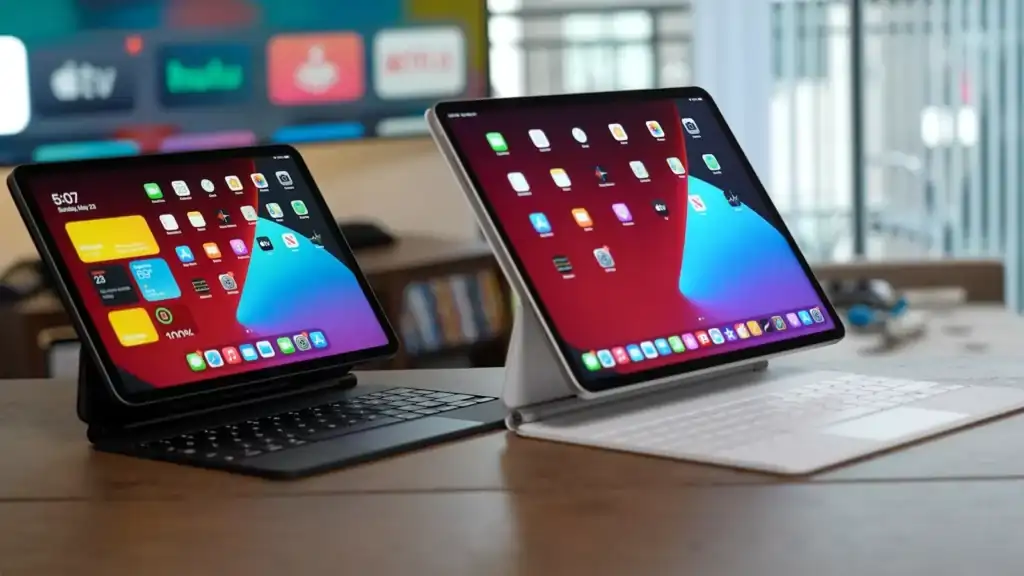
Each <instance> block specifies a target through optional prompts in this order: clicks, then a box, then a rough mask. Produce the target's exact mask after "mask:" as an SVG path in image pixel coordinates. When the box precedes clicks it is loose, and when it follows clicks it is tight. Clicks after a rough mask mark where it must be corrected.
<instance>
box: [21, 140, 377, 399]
mask: <svg viewBox="0 0 1024 576" xmlns="http://www.w3.org/2000/svg"><path fill="white" fill-rule="evenodd" d="M255 150H257V151H259V150H263V151H264V152H265V153H260V152H257V153H256V154H255V155H253V150H244V151H238V152H223V153H196V154H185V155H175V156H166V157H149V158H145V157H144V158H134V159H128V160H122V161H101V162H84V163H69V164H63V165H62V164H55V165H48V166H46V167H30V168H29V170H27V171H21V169H19V172H16V175H17V178H18V183H19V187H20V188H21V189H22V192H23V194H24V196H25V198H26V203H27V204H28V205H29V207H30V209H31V211H32V212H33V214H34V215H35V218H34V220H35V221H36V222H37V223H38V225H39V226H40V227H41V228H42V229H43V230H42V232H43V236H44V238H45V240H46V243H47V245H48V250H49V252H50V254H51V255H52V256H53V257H54V259H55V260H57V264H58V269H59V273H60V274H61V276H62V280H63V282H64V283H65V285H66V286H67V287H68V290H69V292H70V293H71V296H72V299H73V301H75V302H76V305H77V307H78V308H79V310H80V312H81V314H82V316H85V321H86V323H87V325H91V330H92V331H93V333H94V334H95V336H96V338H97V339H98V341H99V342H98V344H99V345H100V347H101V348H102V349H103V350H104V351H105V353H106V354H107V355H109V360H110V364H111V365H112V367H113V369H114V370H115V371H116V377H117V378H116V379H117V380H119V386H118V388H119V392H121V393H122V394H123V395H126V396H129V397H131V399H133V400H135V399H139V398H147V399H152V398H158V397H160V392H161V391H167V390H169V389H174V391H175V392H179V393H180V392H181V391H183V390H188V391H190V392H191V391H194V390H195V388H194V386H190V385H195V384H197V383H206V384H211V383H213V384H229V383H232V382H241V381H243V380H245V379H246V378H248V379H250V380H251V378H252V376H253V374H251V373H252V372H255V371H263V370H268V371H272V370H273V369H275V368H278V369H279V371H280V370H283V369H284V367H285V365H289V367H290V368H293V369H294V368H297V367H296V366H292V365H294V364H297V363H305V364H304V366H303V367H310V368H313V367H316V366H320V365H323V364H325V363H330V362H333V361H337V360H338V356H339V355H342V356H345V355H348V356H352V355H353V353H362V354H363V355H364V356H373V355H377V356H379V355H381V353H382V351H384V350H385V349H387V348H390V347H391V345H392V344H393V341H392V340H393V336H391V334H390V330H389V329H388V328H386V321H385V320H384V319H383V316H382V314H381V312H380V310H379V307H378V306H377V304H376V302H375V301H374V299H373V297H372V295H371V294H370V292H369V291H368V289H367V287H366V285H365V280H364V279H363V278H362V277H361V275H360V274H359V272H358V270H357V269H356V267H355V263H354V260H353V258H352V255H351V254H350V253H349V251H348V248H347V246H346V245H345V243H344V240H343V239H342V238H341V236H340V233H339V231H338V230H337V227H336V225H335V223H334V222H333V220H332V219H331V217H330V214H329V213H327V212H326V207H325V206H324V203H323V198H322V197H321V196H320V194H319V192H318V191H317V189H316V187H315V185H313V183H312V182H311V181H310V180H309V177H308V174H307V172H306V170H305V167H304V165H302V164H301V159H299V158H297V155H296V154H295V153H294V151H292V150H291V149H290V148H286V147H284V148H272V149H269V150H267V149H255ZM271 150H274V152H271ZM357 356H358V354H357ZM318 362H319V363H318ZM108 373H109V371H108ZM165 395H166V394H165Z"/></svg>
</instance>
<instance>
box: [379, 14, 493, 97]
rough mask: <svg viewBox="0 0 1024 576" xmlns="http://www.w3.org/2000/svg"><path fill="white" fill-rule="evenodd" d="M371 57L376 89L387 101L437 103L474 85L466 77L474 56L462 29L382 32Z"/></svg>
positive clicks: (400, 29)
mask: <svg viewBox="0 0 1024 576" xmlns="http://www.w3.org/2000/svg"><path fill="white" fill-rule="evenodd" d="M434 5H436V4H431V6H434ZM411 14H412V12H410V15H411ZM367 36H369V34H367ZM371 56H372V57H371V58H369V61H370V62H372V63H373V88H374V91H375V92H376V95H377V96H378V97H380V98H382V99H384V100H402V101H404V102H409V101H416V100H417V99H418V100H420V101H422V100H423V99H429V100H431V101H433V100H437V99H439V98H445V97H452V96H455V95H457V94H462V93H464V92H465V91H466V90H467V89H470V86H468V85H467V83H471V82H473V79H472V78H467V77H466V76H467V71H468V70H469V69H470V67H471V66H472V63H471V61H470V59H471V58H472V57H473V52H472V50H467V44H466V32H465V31H463V28H462V27H461V26H458V25H448V26H444V25H439V26H410V27H406V26H403V27H401V28H389V29H385V30H381V31H379V32H376V33H375V34H374V35H373V54H372V55H371Z"/></svg>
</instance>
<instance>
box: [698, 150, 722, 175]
mask: <svg viewBox="0 0 1024 576" xmlns="http://www.w3.org/2000/svg"><path fill="white" fill-rule="evenodd" d="M701 158H703V159H704V163H705V164H707V166H708V170H711V171H712V172H718V171H719V170H721V169H722V167H721V166H719V165H718V158H715V155H714V154H704V155H703V156H701Z"/></svg>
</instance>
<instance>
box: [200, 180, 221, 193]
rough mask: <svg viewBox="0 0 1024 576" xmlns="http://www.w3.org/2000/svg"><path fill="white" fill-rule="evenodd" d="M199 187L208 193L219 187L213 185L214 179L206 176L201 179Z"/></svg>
mask: <svg viewBox="0 0 1024 576" xmlns="http://www.w3.org/2000/svg"><path fill="white" fill-rule="evenodd" d="M199 187H200V188H202V189H203V191H204V192H206V193H207V194H213V193H214V192H216V191H217V188H216V187H214V185H213V180H207V179H206V178H203V179H202V180H200V181H199Z"/></svg>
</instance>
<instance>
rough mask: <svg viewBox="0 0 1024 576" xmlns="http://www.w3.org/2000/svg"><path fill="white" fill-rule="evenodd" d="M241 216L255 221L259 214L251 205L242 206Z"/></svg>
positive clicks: (249, 220) (248, 220)
mask: <svg viewBox="0 0 1024 576" xmlns="http://www.w3.org/2000/svg"><path fill="white" fill-rule="evenodd" d="M242 218H245V219H246V221H247V222H255V221H256V219H257V218H259V214H257V213H256V209H255V208H253V207H252V206H248V205H246V206H242Z"/></svg>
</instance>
